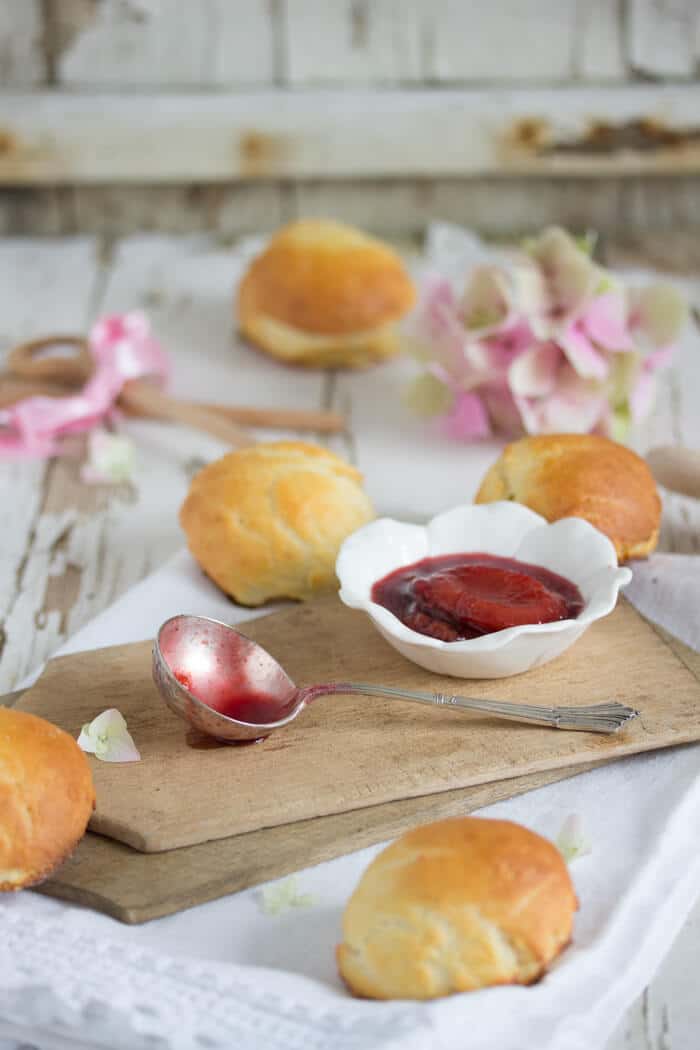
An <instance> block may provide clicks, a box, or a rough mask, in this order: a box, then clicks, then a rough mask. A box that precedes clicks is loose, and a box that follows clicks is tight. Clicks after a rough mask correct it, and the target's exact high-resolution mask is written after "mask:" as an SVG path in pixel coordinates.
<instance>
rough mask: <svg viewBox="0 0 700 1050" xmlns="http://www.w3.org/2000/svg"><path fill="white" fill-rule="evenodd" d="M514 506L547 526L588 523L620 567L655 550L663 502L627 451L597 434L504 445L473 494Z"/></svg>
mask: <svg viewBox="0 0 700 1050" xmlns="http://www.w3.org/2000/svg"><path fill="white" fill-rule="evenodd" d="M503 499H511V500H515V501H516V502H518V503H523V504H525V506H526V507H530V508H531V510H534V511H536V512H537V513H538V514H541V515H542V516H543V517H544V518H546V519H547V521H557V520H558V519H559V518H568V517H575V518H585V519H586V521H590V523H591V525H595V527H596V528H597V529H600V531H601V532H604V533H605V535H606V536H608V537H609V538H610V539H611V540H612V542H613V544H614V545H615V550H616V551H617V556H618V559H619V560H620V561H624V560H625V559H627V558H644V557H646V556H647V555H648V554H650V553H651V552H652V551H653V550H654V548H655V547H656V543H657V540H658V537H659V525H660V521H661V500H660V498H659V494H658V491H657V489H656V484H655V483H654V478H653V477H652V474H651V471H650V470H649V468H648V466H647V465H646V463H645V462H644V460H643V459H640V457H639V456H637V455H636V454H635V453H634V452H632V451H631V450H630V449H628V448H625V446H624V445H618V444H617V442H615V441H610V440H609V439H608V438H604V437H597V436H596V435H594V434H546V435H542V436H540V437H527V438H522V439H521V440H520V441H515V442H513V444H511V445H507V446H506V448H505V449H504V450H503V453H502V454H501V456H500V457H499V459H497V460H496V462H495V463H494V464H493V466H492V467H491V468H490V470H489V471H488V473H487V474H486V476H485V477H484V480H483V481H482V483H481V487H480V489H479V491H478V493H477V495H476V502H477V503H492V502H493V501H494V500H503Z"/></svg>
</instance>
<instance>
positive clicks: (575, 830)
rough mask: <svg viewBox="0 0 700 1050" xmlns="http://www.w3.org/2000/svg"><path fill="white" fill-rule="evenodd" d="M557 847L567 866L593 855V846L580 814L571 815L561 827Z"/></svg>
mask: <svg viewBox="0 0 700 1050" xmlns="http://www.w3.org/2000/svg"><path fill="white" fill-rule="evenodd" d="M555 845H556V846H557V848H558V850H559V852H560V853H561V854H562V856H563V857H564V860H565V861H566V862H567V864H569V863H571V861H572V860H576V859H577V858H579V857H585V856H586V855H587V854H589V853H591V851H592V846H591V843H590V842H589V840H588V838H587V837H586V834H585V832H584V829H583V821H582V820H581V817H580V814H578V813H570V814H569V816H568V817H567V818H566V820H565V821H564V823H563V824H562V826H561V829H560V831H559V834H558V835H557V838H556V842H555Z"/></svg>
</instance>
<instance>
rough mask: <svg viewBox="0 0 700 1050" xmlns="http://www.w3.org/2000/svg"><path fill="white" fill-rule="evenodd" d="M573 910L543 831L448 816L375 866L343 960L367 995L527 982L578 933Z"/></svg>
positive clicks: (351, 910) (346, 936)
mask: <svg viewBox="0 0 700 1050" xmlns="http://www.w3.org/2000/svg"><path fill="white" fill-rule="evenodd" d="M576 908H577V901H576V895H575V893H574V889H573V886H572V883H571V878H570V876H569V872H568V869H567V866H566V864H565V862H564V859H563V857H562V856H561V854H560V853H559V850H558V849H557V848H556V847H555V846H553V845H552V843H551V842H548V841H547V839H544V838H542V837H541V836H540V835H537V834H535V833H534V832H533V831H529V830H528V829H527V828H524V827H522V826H521V825H519V824H513V823H511V822H510V821H505V820H486V819H484V818H481V817H462V818H457V819H452V820H442V821H439V822H437V823H435V824H427V825H425V826H424V827H419V828H416V829H414V830H413V831H410V832H409V833H408V834H406V835H404V836H403V837H402V838H400V839H398V840H397V841H396V842H394V843H392V845H391V846H389V847H388V848H387V849H385V850H384V851H383V852H382V853H380V854H379V856H378V857H376V858H375V860H374V861H373V862H372V863H371V864H370V866H369V867H368V868H367V870H366V871H365V873H364V875H363V876H362V878H361V880H360V882H359V884H358V886H357V888H356V890H355V892H354V893H353V895H352V897H351V898H350V900H349V902H348V905H347V907H346V909H345V914H344V917H343V943H342V944H340V945H339V946H338V949H337V960H338V967H339V970H340V974H341V976H342V978H343V979H344V981H345V983H346V984H347V985H348V987H349V988H350V990H351V991H352V992H353V993H354V994H355V995H359V996H364V997H368V998H371V999H435V998H438V997H441V996H445V995H450V994H451V993H453V992H466V991H472V990H473V989H476V988H484V987H486V986H488V985H495V984H531V983H532V982H533V981H536V980H537V979H538V978H539V977H541V976H542V974H543V973H544V972H545V970H546V969H547V967H548V966H549V964H550V963H551V962H552V960H553V959H554V958H556V956H557V955H558V954H559V952H560V951H561V950H562V949H563V948H564V947H565V946H566V945H567V944H568V943H569V941H570V940H571V931H572V925H573V917H574V912H575V910H576Z"/></svg>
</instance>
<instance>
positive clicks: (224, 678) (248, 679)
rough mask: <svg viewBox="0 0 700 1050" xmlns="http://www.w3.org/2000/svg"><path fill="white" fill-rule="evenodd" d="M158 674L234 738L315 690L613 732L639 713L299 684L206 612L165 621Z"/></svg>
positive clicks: (183, 703) (169, 689) (159, 681)
mask: <svg viewBox="0 0 700 1050" xmlns="http://www.w3.org/2000/svg"><path fill="white" fill-rule="evenodd" d="M153 680H154V682H155V684H156V687H157V689H158V691H159V693H160V695H161V696H162V697H163V700H164V701H165V703H166V704H167V705H168V707H169V708H170V710H171V711H173V712H174V713H175V714H176V715H179V717H180V718H183V719H184V720H185V721H186V722H189V723H190V725H192V726H193V727H194V728H195V729H197V730H199V731H200V732H202V733H205V734H206V735H207V736H210V737H214V738H215V739H217V740H221V741H226V742H229V743H243V742H246V741H247V742H250V741H254V740H260V739H263V738H264V737H267V736H269V735H270V733H273V732H274V731H275V730H276V729H283V728H284V727H285V726H287V725H289V723H290V722H293V721H294V719H295V718H296V717H297V716H298V715H300V714H301V712H302V711H303V710H304V708H305V707H306V705H307V704H309V703H311V702H312V701H313V700H315V699H316V698H317V697H319V696H328V695H333V694H336V695H337V694H343V695H347V694H353V693H355V694H361V695H363V696H381V697H386V698H388V699H393V700H408V701H412V702H414V703H419V704H429V705H432V706H435V707H442V708H444V707H450V708H452V709H455V708H457V709H460V710H465V711H477V712H481V713H483V714H488V715H492V716H494V717H496V718H505V719H510V720H511V721H516V722H526V723H532V724H535V725H543V726H551V727H552V728H554V729H572V730H583V731H586V732H591V733H615V732H617V730H618V729H620V728H621V727H622V726H624V725H625V723H627V722H628V721H630V719H632V718H635V717H636V715H637V714H638V712H637V711H635V710H634V709H633V708H630V707H625V706H624V705H622V704H618V703H615V702H610V703H602V704H592V705H590V706H585V707H542V706H537V705H534V704H532V705H531V704H513V703H508V702H505V701H500V700H484V699H481V698H476V697H474V698H472V697H464V696H451V695H449V694H447V693H421V692H413V691H409V690H404V689H393V688H390V687H389V686H383V685H370V684H367V683H362V682H328V683H325V684H322V685H308V686H305V687H303V688H299V687H297V686H296V685H295V684H294V682H293V681H292V679H291V678H290V677H289V675H288V674H287V672H286V671H285V670H284V668H282V667H281V666H280V664H278V663H277V661H276V660H275V659H274V657H273V656H271V655H270V654H269V653H268V652H267V650H266V649H263V647H262V646H261V645H258V644H257V643H256V642H254V641H252V640H251V639H250V638H246V637H245V635H243V634H240V633H239V632H238V631H236V630H235V629H234V628H233V627H229V626H228V624H225V623H221V622H220V621H219V620H212V619H209V618H208V617H206V616H187V615H180V616H174V617H172V618H171V619H169V620H166V622H165V623H164V624H163V626H162V627H161V628H160V630H159V632H158V636H157V638H156V641H155V643H154V646H153ZM369 714H370V711H368V715H369Z"/></svg>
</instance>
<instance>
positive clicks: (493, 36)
mask: <svg viewBox="0 0 700 1050" xmlns="http://www.w3.org/2000/svg"><path fill="white" fill-rule="evenodd" d="M430 6H431V11H432V24H431V27H432V43H431V49H430V52H429V59H428V61H429V63H430V64H429V68H428V69H427V70H426V72H427V75H428V77H430V78H431V79H436V80H441V81H449V80H460V81H482V82H499V81H504V80H506V81H508V80H510V81H516V80H523V81H527V80H529V81H548V80H568V79H569V78H570V77H571V75H572V72H573V52H574V38H575V32H574V30H575V24H576V0H528V3H522V2H521V0H499V2H498V3H484V2H483V0H435V3H433V4H431V5H430Z"/></svg>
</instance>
